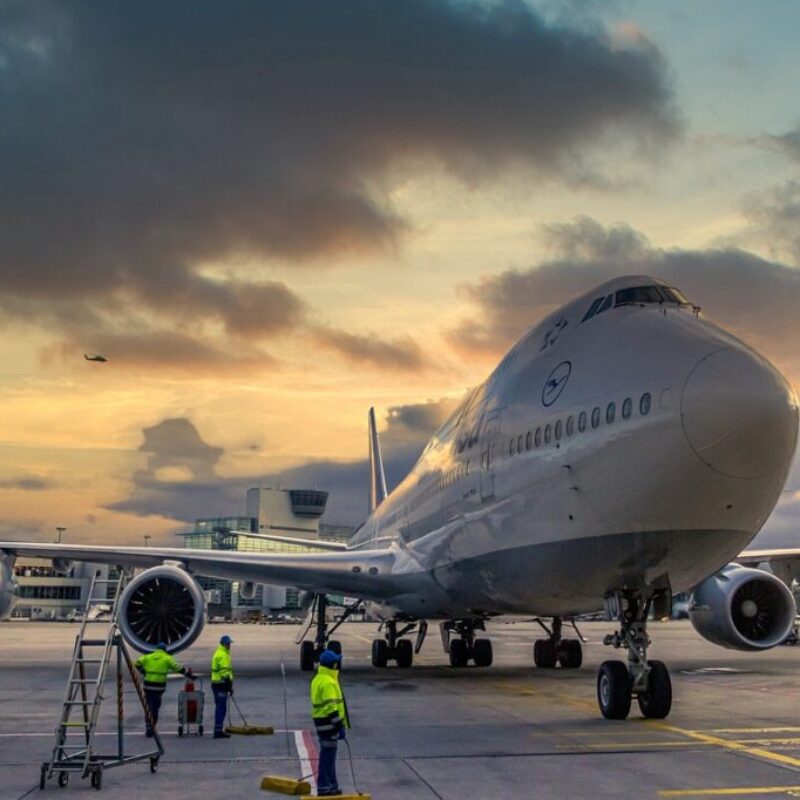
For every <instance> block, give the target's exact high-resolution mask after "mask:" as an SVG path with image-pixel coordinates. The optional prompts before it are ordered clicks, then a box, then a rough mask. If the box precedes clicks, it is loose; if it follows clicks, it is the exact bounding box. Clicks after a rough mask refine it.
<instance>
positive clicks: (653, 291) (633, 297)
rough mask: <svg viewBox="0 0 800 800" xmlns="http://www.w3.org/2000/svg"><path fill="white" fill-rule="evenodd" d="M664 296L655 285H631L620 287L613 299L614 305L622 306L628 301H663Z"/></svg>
mask: <svg viewBox="0 0 800 800" xmlns="http://www.w3.org/2000/svg"><path fill="white" fill-rule="evenodd" d="M663 302H664V296H663V295H662V294H661V292H659V291H658V287H657V286H632V287H631V288H630V289H620V290H619V291H618V292H617V294H616V298H615V300H614V305H615V306H624V305H628V304H629V303H663Z"/></svg>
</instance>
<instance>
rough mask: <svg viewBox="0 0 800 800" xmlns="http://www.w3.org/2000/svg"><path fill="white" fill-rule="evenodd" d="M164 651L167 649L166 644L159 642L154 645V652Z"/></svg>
mask: <svg viewBox="0 0 800 800" xmlns="http://www.w3.org/2000/svg"><path fill="white" fill-rule="evenodd" d="M166 649H167V643H166V642H159V643H158V644H157V645H156V650H166Z"/></svg>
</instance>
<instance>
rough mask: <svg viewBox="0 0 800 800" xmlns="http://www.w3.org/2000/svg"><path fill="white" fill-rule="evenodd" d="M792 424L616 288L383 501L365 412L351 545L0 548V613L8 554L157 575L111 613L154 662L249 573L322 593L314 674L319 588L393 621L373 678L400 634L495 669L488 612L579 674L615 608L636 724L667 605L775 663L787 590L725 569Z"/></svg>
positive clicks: (665, 709)
mask: <svg viewBox="0 0 800 800" xmlns="http://www.w3.org/2000/svg"><path fill="white" fill-rule="evenodd" d="M797 429H798V407H797V398H796V396H795V394H794V393H793V391H792V389H791V388H790V387H789V385H788V384H787V382H786V380H784V378H783V377H782V376H781V375H780V373H779V372H778V370H777V369H775V367H774V366H772V365H771V364H770V363H769V362H768V361H767V360H766V359H765V358H764V357H763V356H761V355H759V354H758V353H756V352H755V351H753V350H752V349H751V348H750V347H748V346H747V345H746V344H744V343H743V342H742V341H741V340H740V339H738V338H737V337H735V336H734V335H732V334H731V333H729V332H728V331H726V330H724V329H722V328H721V327H719V326H717V325H715V324H713V323H712V322H710V321H708V320H707V319H704V318H703V316H702V315H701V314H700V309H699V308H698V307H697V306H694V305H692V304H691V303H690V302H689V301H687V300H686V298H685V297H684V296H683V295H682V294H681V293H680V292H679V291H678V290H677V289H674V288H673V287H671V286H669V285H667V284H665V283H663V282H662V281H659V280H656V279H653V278H649V277H644V276H636V277H626V278H619V279H616V280H612V281H609V282H608V283H605V284H603V285H602V286H599V287H598V288H596V289H594V290H592V291H591V292H589V293H588V294H585V295H582V296H581V297H578V298H577V299H575V300H572V301H571V302H569V303H567V304H566V305H565V306H563V307H562V308H560V309H558V310H557V311H555V312H554V313H553V314H551V315H550V316H549V317H548V318H547V319H545V320H544V321H543V322H541V323H540V324H538V325H536V326H535V327H534V328H533V329H532V330H530V331H529V332H528V333H527V334H526V335H525V336H524V337H523V338H522V339H521V340H520V341H519V342H518V343H517V344H516V345H514V347H513V348H512V349H511V351H510V352H509V353H508V354H507V355H506V357H505V358H504V359H503V360H502V361H501V362H500V364H499V366H498V367H497V368H496V369H495V370H494V372H492V374H491V375H490V376H489V378H488V379H487V380H486V381H485V382H484V383H483V384H481V385H480V386H479V387H477V388H476V389H474V390H473V391H472V392H471V393H470V394H469V396H468V397H467V398H466V399H465V400H464V402H463V403H462V404H461V406H460V407H459V408H458V410H457V411H455V413H453V415H452V416H451V417H450V419H448V420H447V422H445V424H444V425H443V426H442V427H441V429H440V430H439V431H438V432H437V433H436V434H435V435H434V437H433V438H432V439H431V440H430V442H429V443H428V445H427V447H426V448H425V450H424V452H423V453H422V455H421V457H420V459H419V461H418V462H417V464H416V465H415V466H414V468H413V469H412V470H411V472H410V473H409V474H408V475H407V476H406V477H405V479H404V480H403V481H402V482H401V483H400V485H399V486H397V487H396V488H395V489H394V491H392V492H391V493H387V491H386V483H385V479H384V475H383V466H382V462H381V454H380V447H379V443H378V436H377V431H376V426H375V417H374V413H373V412H372V411H370V415H369V444H370V464H371V487H370V489H371V491H370V513H369V516H368V517H367V519H366V520H365V522H364V523H363V524H362V525H361V527H360V528H359V529H358V530H357V531H356V533H355V534H354V536H353V537H352V540H351V541H350V542H349V543H348V544H347V545H342V546H341V552H320V553H301V554H291V553H278V554H272V553H252V552H236V551H227V552H226V551H218V550H186V549H179V548H141V547H101V546H90V545H54V544H28V543H22V542H0V554H2V562H1V567H0V569H1V570H2V571H0V612H4V613H8V612H9V610H10V608H11V606H12V603H13V599H14V591H15V589H14V584H13V579H12V575H13V573H12V566H13V563H14V558H15V557H16V556H45V557H49V558H53V559H55V565H56V568H57V569H59V570H68V569H69V568H70V564H71V562H73V561H90V562H98V563H107V564H118V565H121V566H124V567H128V568H131V567H144V568H145V569H144V571H142V572H140V573H139V574H138V575H137V576H136V577H134V578H133V579H132V580H131V581H130V583H128V585H127V587H126V589H125V592H124V595H123V596H122V597H121V600H120V610H119V624H120V628H121V631H122V632H123V635H124V636H125V638H126V640H127V641H128V642H129V643H130V644H131V645H132V646H133V647H135V648H137V649H139V650H143V651H146V650H151V649H153V647H154V645H155V644H156V643H157V642H158V641H160V640H165V641H167V642H168V643H169V646H170V649H171V650H172V651H174V652H177V651H179V650H181V649H183V648H185V647H188V646H189V645H190V644H191V643H192V642H193V641H194V640H195V638H196V637H197V636H198V634H199V633H200V631H201V629H202V627H203V623H204V611H205V601H204V596H203V593H202V591H201V590H200V588H199V586H198V584H197V582H196V581H195V578H194V577H193V576H195V575H204V576H210V577H216V578H229V579H234V580H238V581H242V582H243V584H242V586H243V589H242V591H243V592H244V593H249V592H253V591H254V590H255V586H256V585H257V584H259V583H273V584H283V585H287V586H294V587H298V588H300V589H303V590H306V591H307V592H310V593H312V595H313V597H314V598H315V600H314V605H313V608H312V613H311V614H310V615H309V629H310V628H311V626H312V624H313V623H314V622H316V626H315V631H316V635H315V637H314V639H313V640H309V641H304V642H302V646H301V664H302V666H303V668H304V669H311V668H313V664H314V659H315V656H316V654H318V653H319V651H320V648H322V647H323V646H325V645H328V646H330V647H334V648H335V647H338V646H339V645H338V643H336V642H333V641H331V634H332V633H333V630H334V628H332V627H330V626H329V625H328V624H327V622H326V617H325V605H326V599H325V596H326V594H327V593H337V594H342V593H343V594H345V595H349V596H352V597H354V598H359V599H360V600H361V601H362V602H364V603H367V604H369V605H370V606H371V607H372V609H373V610H374V611H376V613H378V614H379V615H380V616H381V618H382V619H383V620H384V621H385V624H384V632H385V633H384V638H378V639H376V640H375V641H374V642H373V649H372V661H373V664H374V665H375V666H376V667H385V666H386V665H387V662H388V661H390V660H391V661H395V662H396V663H397V666H398V667H410V666H411V663H412V660H413V654H414V651H415V648H414V647H413V646H412V641H411V639H410V638H409V634H410V633H412V632H416V652H419V648H420V647H421V646H422V641H423V639H424V637H425V632H426V630H427V621H429V620H437V621H439V622H440V628H441V633H442V641H443V643H444V645H445V649H446V652H447V653H448V654H449V659H450V664H451V665H452V666H453V667H464V666H465V665H466V664H467V663H468V662H469V661H472V662H473V663H474V664H475V665H476V666H478V667H487V666H489V665H490V664H491V662H492V646H491V641H490V640H489V639H488V638H485V637H483V638H480V637H478V636H477V635H476V632H478V631H485V628H486V621H487V620H489V619H491V618H492V617H494V616H497V615H501V614H528V615H535V616H536V617H538V618H539V619H540V620H542V626H543V628H544V629H545V631H546V632H547V637H546V638H542V639H540V640H538V641H537V642H535V645H534V649H533V658H534V662H535V664H536V665H537V666H538V667H540V668H543V669H550V668H553V667H555V666H556V665H557V664H559V665H560V666H561V667H562V668H566V669H571V668H576V667H579V666H580V664H581V661H582V651H581V643H580V641H579V640H578V639H569V638H564V637H562V622H563V621H565V620H566V621H569V620H570V619H571V618H573V617H574V616H575V615H578V614H581V613H584V612H591V611H597V610H599V609H602V608H605V611H606V612H607V614H608V615H609V617H610V618H612V619H614V620H616V621H617V622H618V626H619V628H618V631H617V632H616V633H615V634H613V635H610V636H608V637H606V644H607V645H609V646H612V647H613V648H621V649H624V650H626V651H627V663H624V662H622V661H618V660H611V661H605V662H604V663H603V664H602V665H601V667H600V670H599V674H598V681H597V696H598V702H599V705H600V710H601V712H602V714H603V715H604V716H605V717H608V718H613V719H621V718H624V717H626V716H627V715H628V713H629V711H630V706H631V699H632V698H633V697H636V698H637V701H638V704H639V707H640V709H641V711H642V713H643V714H644V716H646V717H655V718H663V717H665V716H667V714H668V713H669V711H670V707H671V703H672V688H671V682H670V677H669V673H668V671H667V669H666V667H665V666H664V664H663V663H662V662H660V661H655V660H648V657H647V647H648V644H649V639H648V635H647V620H648V616H650V614H651V612H654V613H655V614H656V615H658V616H662V615H665V614H667V613H669V609H670V604H671V598H672V595H673V594H675V593H677V592H690V591H691V592H693V599H692V603H691V612H690V614H691V619H692V622H693V623H694V626H695V627H696V628H697V630H698V631H699V633H700V634H702V635H703V636H704V637H706V638H707V639H709V640H711V641H712V642H715V643H717V644H720V645H722V646H726V647H732V648H738V649H743V650H761V649H766V648H769V647H773V646H775V645H776V644H778V643H779V642H781V641H782V640H783V639H784V638H785V637H786V636H787V635H788V633H789V632H790V630H791V627H792V624H793V622H794V619H795V603H794V599H793V597H792V594H791V592H790V591H789V589H788V588H787V586H786V584H785V583H784V582H783V581H781V580H779V579H778V578H777V577H775V575H773V574H770V573H769V572H766V571H762V570H760V569H754V568H752V567H747V566H743V565H741V564H737V563H734V561H735V560H736V559H737V557H739V556H740V554H742V550H743V549H744V548H745V547H747V545H748V544H749V543H750V541H751V540H752V539H753V537H754V536H755V535H756V533H757V532H758V531H759V529H760V528H761V526H762V525H763V524H764V522H765V520H766V519H767V517H768V516H769V514H770V512H771V511H772V509H773V507H774V506H775V503H776V502H777V500H778V497H779V495H780V493H781V490H782V488H783V485H784V482H785V480H786V477H787V474H788V470H789V467H790V464H791V462H792V458H793V455H794V450H795V444H796V439H797ZM250 535H253V536H264V535H263V534H250ZM267 538H278V539H280V537H267ZM291 541H293V542H295V543H296V540H291ZM315 544H316V545H319V547H321V548H322V549H326V547H327V549H328V550H335V549H336V547H335V546H334V545H327V546H326V545H325V543H315ZM741 557H742V559H743V560H745V561H747V560H748V557H747V554H746V553H745V554H744V555H742V556H741ZM798 557H800V549H798V550H781V551H759V552H758V553H756V554H754V555H753V556H752V557H751V558H750V559H749V560H750V561H755V562H756V563H761V562H764V561H770V560H772V559H784V560H787V559H788V562H787V563H793V564H796V563H798V562H797V559H798ZM545 620H547V621H548V622H545ZM550 621H551V622H550ZM307 634H308V629H307V630H306V632H305V634H304V636H303V638H305V635H307Z"/></svg>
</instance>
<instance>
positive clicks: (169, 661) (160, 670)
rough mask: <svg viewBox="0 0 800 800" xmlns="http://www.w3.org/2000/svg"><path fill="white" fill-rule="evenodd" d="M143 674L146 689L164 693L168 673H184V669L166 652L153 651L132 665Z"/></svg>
mask: <svg viewBox="0 0 800 800" xmlns="http://www.w3.org/2000/svg"><path fill="white" fill-rule="evenodd" d="M134 666H135V667H136V668H137V669H138V670H139V671H140V672H143V673H144V685H145V687H146V688H147V689H150V690H155V691H162V692H163V691H164V689H166V688H167V675H169V674H170V672H180V673H181V674H182V675H183V674H185V673H186V668H185V667H183V666H182V665H181V664H179V663H178V662H177V661H176V660H175V659H174V658H173V657H172V656H171V655H170V654H169V653H167V652H166V650H154V651H153V652H152V653H147V654H145V655H143V656H142V657H141V658H139V659H138V660H137V661H136V664H135V665H134Z"/></svg>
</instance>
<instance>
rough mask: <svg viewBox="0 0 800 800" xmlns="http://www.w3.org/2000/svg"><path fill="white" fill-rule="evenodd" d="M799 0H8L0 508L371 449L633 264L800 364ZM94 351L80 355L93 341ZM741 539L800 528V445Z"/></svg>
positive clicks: (129, 520) (391, 449) (125, 506)
mask: <svg viewBox="0 0 800 800" xmlns="http://www.w3.org/2000/svg"><path fill="white" fill-rule="evenodd" d="M799 25H800V5H798V4H797V3H796V2H794V0H764V2H760V3H750V2H732V1H728V2H721V1H718V0H706V1H705V2H703V3H697V2H693V1H692V0H671V2H669V3H665V2H663V1H662V0H608V1H606V2H604V1H603V0H598V1H597V2H588V0H542V2H526V1H525V0H496V1H494V0H493V1H489V0H486V1H485V2H479V0H404V1H403V2H402V3H398V2H396V1H395V0H338V2H336V3H331V2H329V0H304V1H303V2H302V3H278V2H270V1H269V0H264V2H253V1H252V0H251V1H249V2H245V1H244V0H229V1H228V2H226V3H218V2H217V3H213V2H207V1H206V0H192V2H189V0H173V1H172V2H170V3H168V4H164V3H157V2H154V1H153V0H141V2H137V3H123V2H118V1H115V0H108V2H104V3H100V4H98V3H92V2H89V0H75V1H74V2H71V3H68V4H64V3H60V2H55V1H53V2H49V1H48V0H39V1H38V2H36V3H30V2H24V0H0V326H1V330H2V335H1V336H0V503H2V509H3V510H2V514H0V538H18V539H31V540H48V539H50V538H52V537H54V536H55V528H56V526H64V527H66V528H67V532H66V534H65V541H72V542H81V541H82V542H96V543H106V542H110V543H129V544H139V543H141V541H142V536H143V535H145V534H146V535H148V536H151V537H152V540H151V541H152V542H153V543H154V544H155V543H159V544H169V543H174V542H175V541H176V540H175V539H174V534H175V533H176V532H179V531H182V530H186V529H187V528H188V527H189V526H190V524H191V521H192V520H193V519H194V518H196V517H204V516H206V517H207V516H223V515H234V514H243V513H244V492H245V490H246V489H247V488H248V487H250V486H255V485H273V486H283V487H284V488H289V487H294V486H297V487H300V486H316V487H318V488H325V489H328V490H330V491H331V493H332V494H331V500H330V503H329V510H328V512H327V514H326V518H325V519H326V520H327V521H329V522H331V523H343V524H356V523H358V522H359V521H360V519H361V518H362V517H363V515H364V512H365V508H366V499H367V470H366V465H365V457H366V450H367V436H366V417H367V411H368V409H369V407H370V406H372V405H374V406H375V408H376V413H377V415H378V419H379V421H380V422H379V427H380V429H381V431H382V438H383V449H384V456H385V458H386V460H387V472H388V476H387V477H388V479H389V483H390V484H393V483H396V482H397V481H398V480H399V479H400V478H401V477H402V475H403V473H404V471H405V470H406V469H408V468H409V466H410V465H411V464H412V463H413V462H414V460H415V459H416V456H417V455H418V453H419V451H420V449H421V447H422V445H423V444H424V442H425V441H426V439H427V438H428V436H429V435H430V434H431V433H432V432H433V430H435V428H436V427H437V426H438V424H439V423H440V422H441V420H442V419H443V418H444V417H445V416H446V415H447V413H448V412H449V411H451V410H452V409H453V408H454V406H455V404H456V403H457V402H458V400H459V398H460V397H461V396H462V395H463V394H464V392H465V391H466V390H467V389H468V388H469V387H471V386H474V385H476V384H477V383H479V382H480V381H482V380H483V379H484V378H485V376H486V375H487V374H488V373H489V372H490V371H491V369H492V367H493V366H494V364H495V363H496V362H497V360H499V358H500V357H501V356H502V354H503V353H504V352H505V350H506V349H507V348H508V347H509V346H510V345H511V344H512V343H513V342H514V341H515V340H516V339H517V338H518V337H519V336H520V335H521V334H522V333H524V332H525V330H526V329H527V328H529V327H530V326H532V325H534V324H535V323H536V322H537V321H538V320H539V319H541V318H542V317H543V316H544V315H546V314H547V313H549V312H550V311H552V310H553V309H554V308H555V307H557V306H558V305H559V304H560V303H562V302H564V301H566V300H568V299H569V298H570V297H571V296H573V295H575V294H577V293H579V292H583V291H586V290H588V289H589V288H591V286H592V285H594V284H597V283H600V282H602V281H604V280H606V279H608V278H609V277H613V276H616V275H623V274H626V273H632V272H635V273H642V272H645V273H647V274H654V275H656V276H658V277H662V278H664V279H666V280H669V281H671V282H673V283H674V284H676V285H677V286H678V287H679V288H680V289H681V290H682V291H683V292H684V293H685V294H687V295H688V296H689V297H690V298H691V299H692V300H693V301H695V302H697V303H699V304H700V305H701V306H702V307H703V310H704V313H706V314H707V315H708V316H709V317H711V318H713V319H715V320H717V321H719V322H721V323H722V324H724V325H726V326H728V327H730V328H732V329H734V330H735V331H737V333H739V334H740V335H741V336H743V337H744V338H745V339H746V340H748V341H749V342H751V343H752V344H753V345H754V346H756V347H757V348H758V349H760V350H761V351H762V352H763V353H764V354H765V355H767V356H768V357H769V358H770V359H772V360H773V361H774V362H775V363H776V364H777V365H778V366H779V367H780V369H781V370H782V371H783V372H784V373H785V374H786V375H787V377H788V378H789V379H790V380H791V381H792V382H793V383H794V384H795V385H796V386H797V385H800V325H798V321H797V320H798V312H797V309H798V308H800V100H799V99H798V98H800V92H799V91H798V80H797V76H798V75H800V50H798V48H797V47H796V31H797V29H798V26H799ZM84 353H87V354H93V353H102V354H103V355H105V356H106V357H107V358H108V361H107V362H106V363H98V362H89V361H86V360H85V359H84V358H83V354H84ZM761 537H762V538H760V539H759V542H760V543H764V544H773V545H776V544H787V545H788V544H794V545H797V544H798V541H800V538H799V537H800V467H795V469H794V470H793V473H792V476H791V478H790V481H789V484H788V486H787V491H786V492H784V495H783V497H782V499H781V501H780V504H779V506H778V508H777V509H776V511H775V513H774V514H773V516H772V518H771V519H770V520H769V522H768V523H767V526H766V528H765V531H764V532H763V533H762V534H761Z"/></svg>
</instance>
